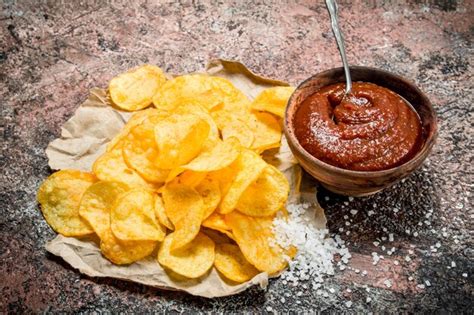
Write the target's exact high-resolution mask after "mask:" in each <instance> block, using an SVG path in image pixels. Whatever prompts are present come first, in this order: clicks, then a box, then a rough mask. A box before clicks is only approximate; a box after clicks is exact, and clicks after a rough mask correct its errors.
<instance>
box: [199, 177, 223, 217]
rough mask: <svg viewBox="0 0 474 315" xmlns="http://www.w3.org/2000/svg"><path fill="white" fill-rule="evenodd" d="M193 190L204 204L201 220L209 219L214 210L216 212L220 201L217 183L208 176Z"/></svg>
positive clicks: (219, 190)
mask: <svg viewBox="0 0 474 315" xmlns="http://www.w3.org/2000/svg"><path fill="white" fill-rule="evenodd" d="M195 189H196V191H197V192H198V193H199V194H200V195H201V197H202V200H203V202H204V214H203V216H202V219H203V220H204V219H206V218H207V217H209V216H210V215H211V213H213V212H214V210H216V208H217V206H218V205H219V202H220V201H221V189H220V187H219V182H218V181H217V180H216V179H214V178H212V177H210V176H208V177H206V178H204V179H203V180H202V181H201V182H200V183H199V185H197V186H196V187H195Z"/></svg>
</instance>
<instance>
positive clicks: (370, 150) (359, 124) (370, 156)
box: [294, 82, 423, 171]
mask: <svg viewBox="0 0 474 315" xmlns="http://www.w3.org/2000/svg"><path fill="white" fill-rule="evenodd" d="M344 88H345V84H343V83H337V84H332V85H329V86H326V87H323V88H321V89H319V90H318V91H317V92H316V93H314V94H312V95H310V96H309V97H308V98H306V99H305V100H304V101H303V102H302V103H301V106H300V107H299V108H298V110H297V111H296V113H295V116H294V126H295V129H294V132H295V136H296V138H297V139H298V142H299V143H300V144H301V146H302V147H303V148H304V149H305V150H306V151H307V152H309V153H310V154H311V155H313V156H314V157H316V158H317V159H319V160H321V161H323V162H325V163H328V164H331V165H334V166H337V167H340V168H344V169H349V170H354V171H380V170H386V169H390V168H393V167H396V166H398V165H401V164H403V163H405V162H406V161H408V160H410V159H411V158H412V157H413V156H414V155H415V154H416V153H417V152H418V151H419V150H420V148H421V146H422V144H423V137H422V128H421V122H420V117H419V116H418V114H417V113H416V112H415V111H414V109H413V108H412V107H411V106H410V105H409V104H408V102H407V101H406V100H405V99H404V98H402V97H401V96H400V95H398V94H396V93H394V92H393V91H391V90H389V89H387V88H384V87H381V86H378V85H375V84H373V83H365V82H355V83H354V84H353V86H352V92H351V94H350V95H347V96H344Z"/></svg>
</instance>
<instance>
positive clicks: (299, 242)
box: [273, 203, 351, 295]
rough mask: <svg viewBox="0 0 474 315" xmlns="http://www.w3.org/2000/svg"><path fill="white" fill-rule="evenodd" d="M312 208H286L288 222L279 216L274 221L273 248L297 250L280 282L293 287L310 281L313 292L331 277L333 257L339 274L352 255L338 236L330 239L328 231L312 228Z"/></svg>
mask: <svg viewBox="0 0 474 315" xmlns="http://www.w3.org/2000/svg"><path fill="white" fill-rule="evenodd" d="M311 207H312V205H311V204H309V203H303V204H296V205H295V204H290V205H288V206H287V210H288V215H289V218H288V219H286V218H285V217H284V216H283V215H282V214H281V213H280V214H278V215H277V217H276V218H275V219H274V221H273V232H274V234H275V243H276V244H275V245H278V246H280V247H282V248H289V247H290V246H295V247H296V248H298V253H297V254H296V256H295V257H294V259H290V257H286V258H287V260H288V265H289V268H288V269H287V270H286V271H285V272H284V273H283V274H282V275H281V278H282V280H283V281H287V282H288V284H289V285H293V286H295V285H297V284H298V283H300V282H303V281H304V282H306V281H309V283H308V284H309V286H310V287H312V288H313V289H316V288H318V287H320V283H322V282H323V280H324V277H325V276H326V275H334V273H335V270H334V255H338V256H340V262H341V265H339V270H344V269H345V266H344V265H343V264H347V263H348V262H349V259H350V258H351V254H350V253H349V250H348V249H347V247H346V246H345V245H344V241H343V240H342V239H341V237H340V236H339V235H335V236H334V237H330V236H329V231H328V230H327V229H318V228H316V227H315V226H314V225H313V223H312V222H313V220H310V219H308V217H309V214H310V211H311V210H312V209H311ZM316 292H318V291H316ZM298 294H300V293H298ZM301 294H302V293H301ZM317 294H318V295H321V294H323V292H322V291H321V292H320V293H317ZM326 294H327V293H326Z"/></svg>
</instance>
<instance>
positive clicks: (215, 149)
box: [166, 138, 240, 181]
mask: <svg viewBox="0 0 474 315" xmlns="http://www.w3.org/2000/svg"><path fill="white" fill-rule="evenodd" d="M239 153H240V145H239V142H238V140H237V139H236V138H230V139H227V141H221V140H217V141H216V142H215V144H214V146H212V147H210V148H203V151H201V153H200V154H199V155H198V156H197V157H196V158H194V159H193V160H192V161H191V162H189V163H188V164H186V165H182V166H179V167H177V168H175V169H173V170H172V171H171V172H170V173H169V175H168V178H167V179H166V181H171V180H173V179H174V178H175V177H176V176H177V175H178V174H180V173H181V172H183V171H185V170H190V171H194V172H211V171H216V170H219V169H222V168H224V167H226V166H229V165H230V164H231V163H232V162H234V161H235V159H237V156H238V155H239Z"/></svg>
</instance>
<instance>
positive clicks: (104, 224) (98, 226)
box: [79, 181, 129, 239]
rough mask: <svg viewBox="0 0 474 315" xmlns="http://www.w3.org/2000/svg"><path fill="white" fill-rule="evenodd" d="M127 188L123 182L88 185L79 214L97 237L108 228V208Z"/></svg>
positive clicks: (101, 236)
mask: <svg viewBox="0 0 474 315" xmlns="http://www.w3.org/2000/svg"><path fill="white" fill-rule="evenodd" d="M128 189H129V188H128V187H127V185H125V184H123V183H119V182H102V181H100V182H97V183H94V184H92V185H91V186H89V188H87V190H86V191H85V193H84V195H83V196H82V199H81V203H80V206H79V215H80V216H81V217H82V218H84V219H85V220H86V221H87V222H88V223H89V224H90V226H92V228H93V229H94V232H95V233H96V234H97V235H98V236H99V238H101V239H102V238H104V237H105V236H104V235H105V234H106V233H108V230H109V229H110V210H111V209H112V205H113V203H114V202H115V200H116V199H117V197H118V196H119V195H120V194H122V193H124V192H126V191H127V190H128Z"/></svg>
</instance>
